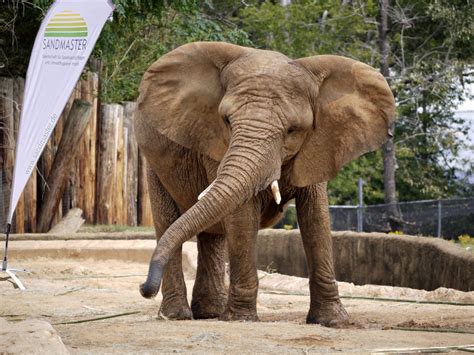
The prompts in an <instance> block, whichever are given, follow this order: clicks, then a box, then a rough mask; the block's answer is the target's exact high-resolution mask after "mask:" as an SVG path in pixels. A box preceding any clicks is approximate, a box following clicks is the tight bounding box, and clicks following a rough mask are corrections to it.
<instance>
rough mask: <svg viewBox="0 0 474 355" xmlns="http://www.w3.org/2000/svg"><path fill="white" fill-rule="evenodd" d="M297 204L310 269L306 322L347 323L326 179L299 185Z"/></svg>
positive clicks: (323, 323) (334, 324)
mask: <svg viewBox="0 0 474 355" xmlns="http://www.w3.org/2000/svg"><path fill="white" fill-rule="evenodd" d="M296 208H297V213H298V222H299V225H300V230H301V236H302V238H303V245H304V249H305V253H306V259H307V261H308V269H309V287H310V294H311V305H310V309H309V312H308V316H307V317H306V322H307V323H319V324H322V325H326V326H336V325H339V324H342V323H345V322H347V320H348V315H347V312H346V310H345V309H344V307H343V306H342V304H341V301H340V299H339V292H338V288H337V283H336V279H335V276H334V264H333V255H332V237H331V229H330V219H329V208H328V198H327V191H326V183H320V184H316V185H312V186H308V187H305V188H302V189H300V190H299V191H298V193H297V196H296Z"/></svg>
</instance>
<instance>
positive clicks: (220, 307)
mask: <svg viewBox="0 0 474 355" xmlns="http://www.w3.org/2000/svg"><path fill="white" fill-rule="evenodd" d="M226 302H227V295H226V294H225V293H224V294H223V295H219V296H217V297H207V296H201V297H197V298H196V297H195V296H193V300H192V302H191V309H192V311H193V317H194V319H209V318H217V317H219V316H220V315H221V314H222V313H224V311H225V306H226Z"/></svg>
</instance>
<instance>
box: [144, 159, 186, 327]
mask: <svg viewBox="0 0 474 355" xmlns="http://www.w3.org/2000/svg"><path fill="white" fill-rule="evenodd" d="M147 181H148V190H149V194H150V202H151V208H152V212H153V221H154V223H155V230H156V238H157V240H159V239H160V238H161V236H162V235H163V233H164V232H165V231H166V230H167V229H168V227H169V226H170V225H171V224H172V223H173V222H174V221H175V220H176V219H178V217H179V216H180V213H179V209H178V207H177V206H176V204H175V202H174V201H173V199H172V198H171V196H170V194H169V193H168V191H166V189H165V188H164V187H163V185H162V183H161V181H160V179H159V178H158V176H157V175H156V174H155V172H154V171H153V170H152V169H150V168H148V169H147ZM181 254H182V247H181V246H180V247H179V248H178V250H176V252H175V253H174V254H173V255H172V257H171V258H170V260H169V262H168V264H167V265H166V267H165V270H164V275H163V281H162V286H161V292H162V294H163V301H162V302H161V307H160V311H159V314H160V315H162V316H164V317H166V318H168V319H192V313H191V309H190V308H189V304H188V300H187V298H186V284H185V282H184V275H183V266H182V256H181Z"/></svg>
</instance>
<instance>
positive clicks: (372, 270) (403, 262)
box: [258, 229, 474, 291]
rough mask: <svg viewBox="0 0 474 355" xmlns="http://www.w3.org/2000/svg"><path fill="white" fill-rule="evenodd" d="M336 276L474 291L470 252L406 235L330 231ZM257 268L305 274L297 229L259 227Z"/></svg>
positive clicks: (473, 258)
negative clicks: (261, 228)
mask: <svg viewBox="0 0 474 355" xmlns="http://www.w3.org/2000/svg"><path fill="white" fill-rule="evenodd" d="M333 253H334V265H335V271H336V279H337V280H339V281H346V282H353V283H354V284H356V285H366V284H376V285H388V286H400V287H410V288H416V289H424V290H428V291H431V290H435V289H437V288H439V287H447V288H454V289H458V290H462V291H473V290H474V254H473V253H472V252H470V251H467V250H464V249H463V248H460V247H458V246H456V245H454V244H453V243H451V242H449V241H446V240H441V239H435V238H424V237H414V236H408V235H387V234H382V233H357V232H333ZM258 267H259V268H260V269H262V270H267V271H276V272H279V273H282V274H287V275H293V276H300V277H306V276H308V268H307V265H306V259H305V254H304V248H303V243H302V241H301V235H300V232H299V230H292V231H285V230H274V229H265V230H262V231H260V233H259V238H258Z"/></svg>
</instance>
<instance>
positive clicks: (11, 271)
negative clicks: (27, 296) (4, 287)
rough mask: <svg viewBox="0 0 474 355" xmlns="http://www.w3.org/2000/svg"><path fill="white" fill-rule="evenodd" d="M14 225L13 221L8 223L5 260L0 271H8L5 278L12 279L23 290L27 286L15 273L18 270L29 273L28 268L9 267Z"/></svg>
mask: <svg viewBox="0 0 474 355" xmlns="http://www.w3.org/2000/svg"><path fill="white" fill-rule="evenodd" d="M11 228H12V225H11V223H8V224H7V231H6V232H5V256H4V257H3V262H2V268H1V269H0V271H2V272H6V273H7V275H8V276H9V277H7V278H6V279H5V280H8V279H12V280H13V283H14V284H15V285H17V286H18V288H19V289H20V290H22V291H24V290H26V287H25V286H23V283H22V282H21V281H20V279H19V278H18V277H17V276H16V275H15V273H16V272H27V273H29V271H28V270H26V269H9V268H8V241H9V239H10V231H11Z"/></svg>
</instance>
